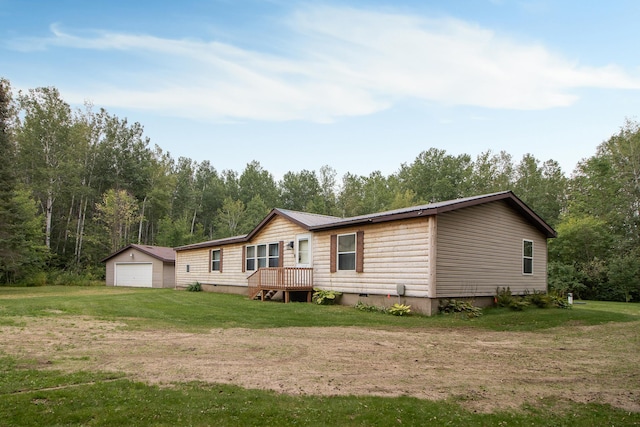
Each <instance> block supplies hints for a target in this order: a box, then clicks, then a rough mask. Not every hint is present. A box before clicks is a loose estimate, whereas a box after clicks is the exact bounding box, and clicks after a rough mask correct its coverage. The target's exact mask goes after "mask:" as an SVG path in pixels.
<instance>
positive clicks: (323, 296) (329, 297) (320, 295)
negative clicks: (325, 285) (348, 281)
mask: <svg viewBox="0 0 640 427" xmlns="http://www.w3.org/2000/svg"><path fill="white" fill-rule="evenodd" d="M313 291H314V292H313V302H315V303H316V304H318V305H331V304H335V302H336V300H337V298H338V297H339V296H340V295H342V293H341V292H338V291H331V290H324V289H318V288H313Z"/></svg>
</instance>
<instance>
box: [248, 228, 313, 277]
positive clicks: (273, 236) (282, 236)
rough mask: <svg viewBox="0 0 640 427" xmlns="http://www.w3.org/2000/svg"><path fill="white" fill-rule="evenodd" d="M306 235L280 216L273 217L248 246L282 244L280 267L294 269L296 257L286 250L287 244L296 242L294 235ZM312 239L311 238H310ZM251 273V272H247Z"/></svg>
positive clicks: (291, 251)
mask: <svg viewBox="0 0 640 427" xmlns="http://www.w3.org/2000/svg"><path fill="white" fill-rule="evenodd" d="M303 233H308V232H307V231H306V230H305V229H304V228H302V227H300V226H298V225H296V224H294V223H292V222H290V221H289V220H286V219H284V218H282V217H281V216H275V217H274V218H273V219H272V220H271V221H270V222H269V223H268V224H267V225H266V226H265V227H264V228H263V229H262V230H260V232H259V233H258V234H256V235H255V236H253V238H252V239H251V243H247V244H249V245H260V244H264V243H278V242H283V243H284V245H285V248H284V255H283V256H284V259H283V265H282V266H281V267H295V266H296V256H295V251H294V250H292V249H288V248H286V245H287V243H289V242H291V241H295V240H296V235H298V234H303ZM312 239H313V236H312ZM249 273H252V272H249Z"/></svg>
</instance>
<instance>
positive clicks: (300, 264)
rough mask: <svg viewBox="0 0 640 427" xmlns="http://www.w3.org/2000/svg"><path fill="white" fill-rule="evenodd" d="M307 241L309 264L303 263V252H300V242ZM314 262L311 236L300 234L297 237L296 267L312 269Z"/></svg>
mask: <svg viewBox="0 0 640 427" xmlns="http://www.w3.org/2000/svg"><path fill="white" fill-rule="evenodd" d="M304 240H306V241H307V261H308V262H301V261H300V254H301V250H300V242H301V241H304ZM312 260H313V250H312V248H311V234H299V235H297V236H296V266H297V267H311V265H312V264H313V262H312Z"/></svg>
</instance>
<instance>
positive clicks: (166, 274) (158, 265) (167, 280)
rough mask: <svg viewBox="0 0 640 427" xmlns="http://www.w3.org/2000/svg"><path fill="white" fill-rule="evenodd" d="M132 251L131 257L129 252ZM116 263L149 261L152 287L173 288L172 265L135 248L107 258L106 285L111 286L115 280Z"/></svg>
mask: <svg viewBox="0 0 640 427" xmlns="http://www.w3.org/2000/svg"><path fill="white" fill-rule="evenodd" d="M132 253H133V257H131V254H132ZM118 263H126V264H129V263H151V264H153V270H152V271H153V273H152V287H154V288H163V287H165V288H173V286H174V275H173V265H171V264H169V263H166V264H165V263H164V262H162V261H161V260H159V259H158V258H155V257H152V256H151V255H147V254H145V253H144V252H140V251H138V250H136V249H129V250H126V251H124V252H122V253H120V254H118V255H116V256H114V257H113V258H111V259H109V260H108V261H107V263H106V284H107V286H113V285H114V281H115V268H116V264H118Z"/></svg>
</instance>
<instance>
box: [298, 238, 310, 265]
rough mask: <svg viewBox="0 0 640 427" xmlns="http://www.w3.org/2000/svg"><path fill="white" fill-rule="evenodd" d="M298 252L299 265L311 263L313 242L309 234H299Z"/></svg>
mask: <svg viewBox="0 0 640 427" xmlns="http://www.w3.org/2000/svg"><path fill="white" fill-rule="evenodd" d="M297 240H298V245H297V248H298V253H297V255H296V260H297V264H298V265H311V242H310V240H311V239H310V238H309V236H308V235H304V236H298V239H297Z"/></svg>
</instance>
